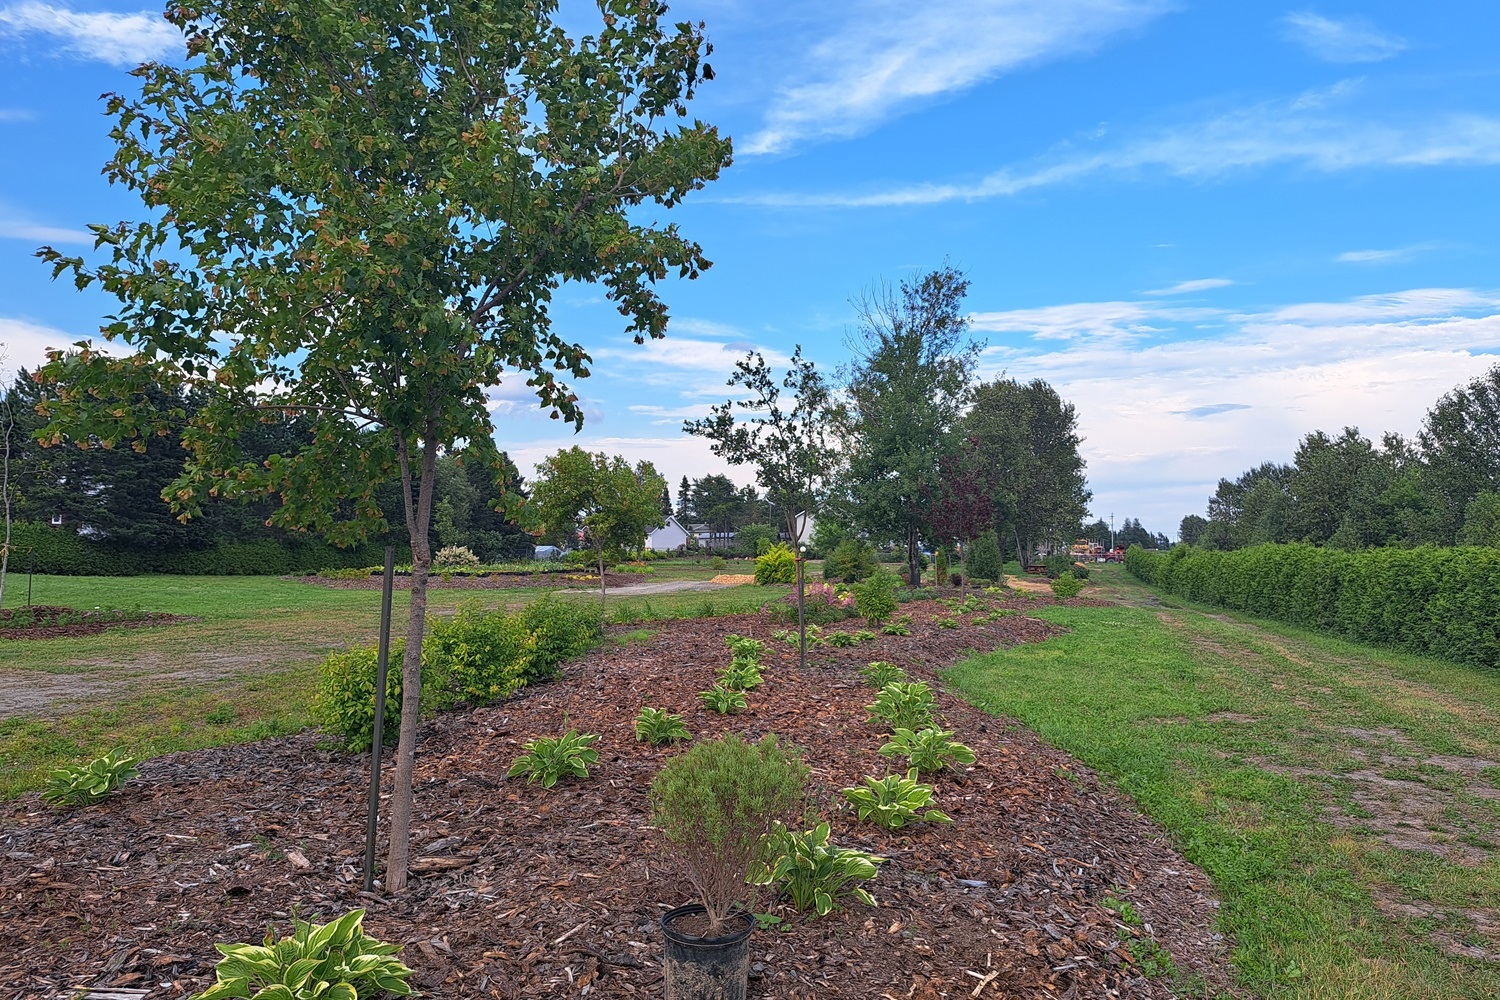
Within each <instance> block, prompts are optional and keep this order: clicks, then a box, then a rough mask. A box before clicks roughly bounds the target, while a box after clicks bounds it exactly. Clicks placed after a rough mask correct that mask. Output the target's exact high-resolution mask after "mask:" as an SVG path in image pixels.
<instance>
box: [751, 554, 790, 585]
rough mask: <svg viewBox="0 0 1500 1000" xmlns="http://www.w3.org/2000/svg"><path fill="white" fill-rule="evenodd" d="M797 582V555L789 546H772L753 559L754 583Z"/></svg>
mask: <svg viewBox="0 0 1500 1000" xmlns="http://www.w3.org/2000/svg"><path fill="white" fill-rule="evenodd" d="M796 580H797V554H796V553H795V552H793V551H792V549H791V546H789V545H782V544H776V545H772V546H771V547H770V548H769V549H767V550H766V551H765V553H764V554H762V555H759V556H757V557H756V559H755V582H756V583H759V584H762V585H769V584H773V583H795V582H796Z"/></svg>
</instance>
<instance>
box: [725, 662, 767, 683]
mask: <svg viewBox="0 0 1500 1000" xmlns="http://www.w3.org/2000/svg"><path fill="white" fill-rule="evenodd" d="M763 681H764V678H762V677H761V675H760V664H758V663H756V662H755V661H754V660H743V659H735V660H733V661H731V662H730V664H729V666H727V667H722V668H720V670H719V685H720V686H721V687H726V688H729V689H730V690H731V691H754V690H755V689H756V688H758V687H760V686H761V684H762V683H763Z"/></svg>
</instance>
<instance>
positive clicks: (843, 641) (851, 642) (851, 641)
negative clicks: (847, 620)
mask: <svg viewBox="0 0 1500 1000" xmlns="http://www.w3.org/2000/svg"><path fill="white" fill-rule="evenodd" d="M824 641H825V642H827V643H828V645H830V646H837V647H838V648H839V649H845V648H847V647H849V646H858V645H859V637H858V636H857V635H855V634H854V633H853V632H830V633H829V634H828V637H827V638H826V639H825V640H824Z"/></svg>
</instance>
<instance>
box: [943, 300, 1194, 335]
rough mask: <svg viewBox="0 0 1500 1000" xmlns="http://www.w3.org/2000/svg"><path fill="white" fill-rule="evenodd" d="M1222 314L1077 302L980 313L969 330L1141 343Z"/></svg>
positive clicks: (1156, 305)
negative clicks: (1178, 326)
mask: <svg viewBox="0 0 1500 1000" xmlns="http://www.w3.org/2000/svg"><path fill="white" fill-rule="evenodd" d="M1221 315H1222V313H1221V312H1219V311H1217V310H1212V309H1189V308H1181V307H1176V306H1162V305H1160V304H1159V303H1155V302H1074V303H1070V304H1068V305H1058V306H1042V307H1041V308H1037V309H1010V310H1007V311H1005V312H977V313H973V314H971V315H970V317H969V323H970V326H971V327H972V328H973V329H974V330H976V331H978V332H981V333H1028V334H1031V335H1032V336H1033V337H1035V338H1036V339H1037V340H1081V339H1091V340H1109V341H1112V342H1116V343H1127V342H1136V341H1140V340H1142V339H1144V338H1146V337H1149V336H1152V335H1154V334H1157V333H1161V332H1162V331H1163V330H1165V329H1167V328H1168V324H1172V323H1188V322H1200V321H1203V320H1211V319H1214V318H1216V317H1218V316H1221Z"/></svg>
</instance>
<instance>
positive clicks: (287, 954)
mask: <svg viewBox="0 0 1500 1000" xmlns="http://www.w3.org/2000/svg"><path fill="white" fill-rule="evenodd" d="M364 918H365V911H364V910H351V911H350V912H348V913H346V914H344V915H343V916H342V917H339V918H338V919H337V920H334V921H332V922H331V923H326V924H310V923H306V922H305V921H302V920H294V921H293V922H292V925H293V928H294V930H293V933H292V936H291V937H284V938H282V939H281V940H280V941H277V940H276V938H275V935H274V934H267V935H266V940H265V943H264V944H260V945H254V944H219V945H215V946H214V947H216V948H218V949H219V952H220V953H221V954H222V955H223V956H224V957H223V958H221V959H219V964H218V965H217V966H216V967H215V968H214V974H215V978H216V979H217V982H215V983H214V985H212V986H210V987H209V988H208V989H206V990H204V991H203V992H202V993H199V994H198V995H197V996H196V997H195V998H194V1000H222V998H228V997H246V998H253V1000H361V998H365V1000H369V998H372V997H380V996H385V995H387V994H390V995H393V996H402V997H406V996H415V995H416V990H414V989H412V987H411V984H409V983H408V982H407V981H406V980H407V979H408V978H409V977H410V976H411V974H412V970H411V969H408V968H407V967H406V966H405V965H403V964H402V963H401V960H400V959H398V958H396V957H395V955H396V953H397V952H399V951H400V950H401V946H400V945H394V944H384V943H382V942H380V941H378V940H376V939H375V938H372V937H370V936H369V935H367V934H365V932H364V928H363V926H362V924H363V923H364Z"/></svg>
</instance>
